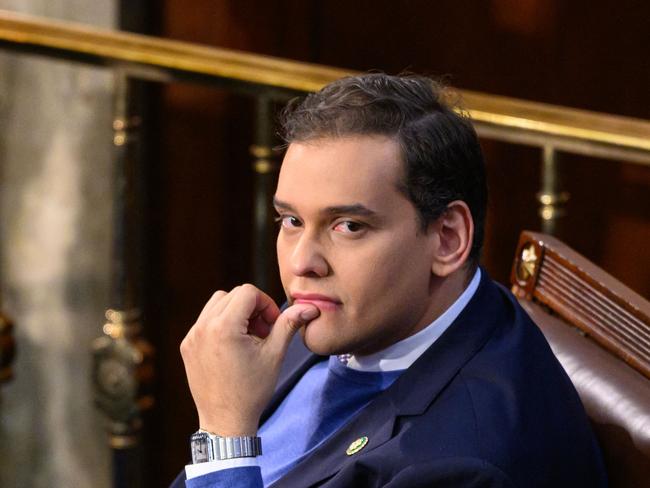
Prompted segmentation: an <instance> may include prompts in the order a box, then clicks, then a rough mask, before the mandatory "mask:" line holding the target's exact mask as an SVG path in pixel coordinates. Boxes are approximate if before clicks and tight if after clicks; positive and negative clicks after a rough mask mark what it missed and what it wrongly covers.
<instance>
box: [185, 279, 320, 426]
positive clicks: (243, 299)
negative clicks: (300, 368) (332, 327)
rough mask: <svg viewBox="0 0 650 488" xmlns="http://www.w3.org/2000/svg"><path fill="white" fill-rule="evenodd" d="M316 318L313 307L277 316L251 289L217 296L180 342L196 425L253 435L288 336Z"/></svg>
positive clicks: (300, 307) (266, 300) (294, 308)
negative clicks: (193, 404)
mask: <svg viewBox="0 0 650 488" xmlns="http://www.w3.org/2000/svg"><path fill="white" fill-rule="evenodd" d="M319 314H320V311H319V310H318V308H316V307H314V306H313V305H293V306H291V307H288V308H287V309H286V310H284V311H283V312H282V313H280V310H279V309H278V307H277V305H276V304H275V303H274V302H273V300H272V299H271V298H270V297H269V296H268V295H266V294H265V293H263V292H262V291H260V290H259V289H257V288H255V287H254V286H253V285H242V286H238V287H236V288H234V289H233V290H232V291H231V292H230V293H226V292H225V291H218V292H216V293H215V294H214V295H213V296H212V298H210V300H209V301H208V303H207V304H206V305H205V307H204V308H203V311H202V312H201V315H199V318H198V319H197V321H196V323H195V324H194V325H193V326H192V328H191V329H190V331H189V332H188V333H187V336H185V339H183V342H182V343H181V355H182V356H183V362H184V363H185V373H186V375H187V381H188V383H189V386H190V391H191V392H192V397H193V398H194V403H195V404H196V409H197V411H198V414H199V426H200V427H201V428H202V429H204V430H207V431H209V432H212V433H214V434H219V435H221V436H247V435H255V433H256V432H257V425H258V423H259V419H260V416H261V415H262V411H263V410H264V408H265V407H266V405H267V403H268V402H269V400H270V399H271V395H272V394H273V391H274V389H275V384H276V383H277V380H278V374H279V371H280V365H281V363H282V360H283V359H284V355H285V353H286V350H287V346H288V345H289V342H290V341H291V338H292V337H293V335H294V334H295V333H296V331H297V330H298V329H299V328H300V327H302V326H304V325H306V324H308V323H309V322H310V321H311V320H313V319H315V318H316V317H318V315H319Z"/></svg>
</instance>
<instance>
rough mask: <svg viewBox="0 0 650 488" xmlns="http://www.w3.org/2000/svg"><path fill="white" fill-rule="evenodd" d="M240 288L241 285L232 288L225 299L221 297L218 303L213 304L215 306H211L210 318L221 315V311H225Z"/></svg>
mask: <svg viewBox="0 0 650 488" xmlns="http://www.w3.org/2000/svg"><path fill="white" fill-rule="evenodd" d="M241 287H242V285H239V286H236V287H234V288H233V289H232V290H230V292H229V293H227V294H226V296H225V297H223V298H222V299H221V300H219V301H218V302H215V304H214V305H213V306H212V309H211V310H210V316H211V317H216V316H217V315H220V314H221V313H223V311H224V310H225V309H226V307H227V306H228V304H229V303H230V302H231V301H232V299H233V297H234V296H235V295H236V294H237V292H238V290H239V289H240V288H241Z"/></svg>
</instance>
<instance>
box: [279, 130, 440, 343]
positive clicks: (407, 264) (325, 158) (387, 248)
mask: <svg viewBox="0 0 650 488" xmlns="http://www.w3.org/2000/svg"><path fill="white" fill-rule="evenodd" d="M403 171H404V170H403V163H402V156H401V154H400V151H399V146H398V144H397V143H396V142H395V141H394V140H393V139H390V138H387V137H380V136H350V137H345V138H326V139H318V140H314V141H308V142H304V143H292V144H291V145H290V146H289V149H288V150H287V154H286V156H285V158H284V162H283V164H282V169H281V171H280V177H279V181H278V188H277V192H276V195H275V206H276V210H277V211H278V214H279V218H280V231H279V235H278V241H277V251H278V262H279V265H280V275H281V278H282V283H283V286H284V290H285V293H286V294H287V297H288V299H289V301H290V302H291V303H312V304H314V305H316V306H317V307H318V308H319V309H320V311H321V314H320V316H319V317H318V318H317V319H315V320H314V321H312V322H311V323H310V324H309V325H308V326H307V327H305V328H304V330H303V331H302V334H303V338H304V341H305V344H306V345H307V347H308V348H309V349H311V350H312V351H314V352H316V353H319V354H324V355H328V354H341V353H355V354H369V353H373V352H376V351H379V350H381V349H383V348H385V347H387V346H389V345H390V344H393V343H395V342H397V341H399V340H401V339H403V338H405V337H407V336H409V335H411V334H413V333H414V332H416V331H418V330H420V329H422V328H423V327H425V326H426V325H428V324H429V323H430V322H431V321H432V320H433V319H434V318H435V314H434V312H433V310H434V304H433V303H432V302H433V300H432V299H431V291H430V290H431V285H432V273H431V262H432V256H433V250H434V246H435V238H434V237H433V234H432V233H431V232H429V231H426V232H425V231H423V230H422V229H421V228H420V224H419V221H418V215H417V212H416V210H415V207H414V206H413V204H412V203H411V202H410V201H409V200H408V199H407V198H406V197H405V196H404V195H403V194H402V193H400V192H399V191H398V189H397V185H398V182H399V181H401V179H402V177H403Z"/></svg>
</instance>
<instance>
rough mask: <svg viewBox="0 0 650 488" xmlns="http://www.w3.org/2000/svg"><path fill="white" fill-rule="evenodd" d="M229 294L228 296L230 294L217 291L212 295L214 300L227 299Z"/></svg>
mask: <svg viewBox="0 0 650 488" xmlns="http://www.w3.org/2000/svg"><path fill="white" fill-rule="evenodd" d="M227 294H228V293H227V292H225V291H223V290H217V291H215V292H214V293H213V294H212V298H213V299H219V298H223V297H225V296H226V295H227Z"/></svg>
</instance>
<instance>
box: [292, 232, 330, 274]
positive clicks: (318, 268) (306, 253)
mask: <svg viewBox="0 0 650 488" xmlns="http://www.w3.org/2000/svg"><path fill="white" fill-rule="evenodd" d="M323 251H324V250H323V247H322V245H321V243H320V242H319V240H318V238H317V236H315V235H313V234H312V233H311V232H303V233H302V234H301V235H300V237H299V238H298V239H297V240H296V242H295V246H294V248H293V250H292V252H291V258H290V265H291V270H292V272H293V273H294V275H296V276H311V277H324V276H327V275H328V273H329V264H328V262H327V259H326V258H325V255H324V252H323Z"/></svg>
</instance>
